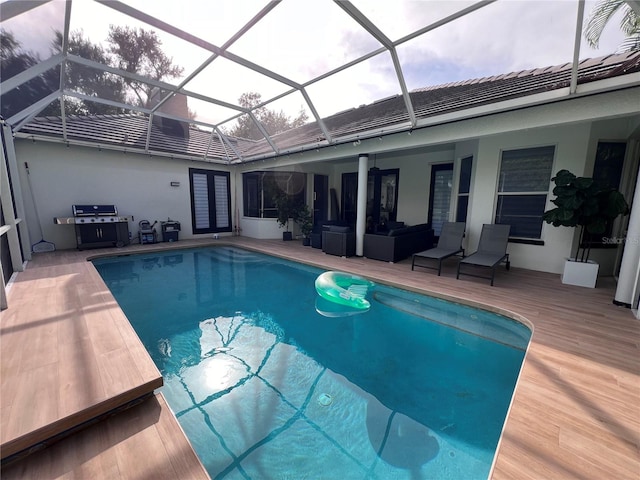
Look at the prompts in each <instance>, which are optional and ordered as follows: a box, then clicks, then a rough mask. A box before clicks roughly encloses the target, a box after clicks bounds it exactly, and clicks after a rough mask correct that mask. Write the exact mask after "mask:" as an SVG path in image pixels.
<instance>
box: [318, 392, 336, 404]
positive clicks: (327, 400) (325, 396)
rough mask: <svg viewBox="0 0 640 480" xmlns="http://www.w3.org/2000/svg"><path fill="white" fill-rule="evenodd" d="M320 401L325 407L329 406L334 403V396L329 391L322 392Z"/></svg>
mask: <svg viewBox="0 0 640 480" xmlns="http://www.w3.org/2000/svg"><path fill="white" fill-rule="evenodd" d="M318 403H319V404H320V405H322V406H323V407H328V406H329V405H331V404H332V403H333V398H332V397H331V395H329V394H328V393H321V394H320V396H318Z"/></svg>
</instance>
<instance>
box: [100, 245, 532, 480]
mask: <svg viewBox="0 0 640 480" xmlns="http://www.w3.org/2000/svg"><path fill="white" fill-rule="evenodd" d="M94 264H95V266H96V268H97V269H98V271H99V272H100V274H101V275H102V277H103V278H104V280H105V282H106V284H107V285H108V286H109V288H110V289H111V291H112V292H113V294H114V296H115V298H116V300H117V301H118V303H119V305H120V306H121V308H122V309H123V310H124V312H125V313H126V315H127V317H128V318H129V320H130V321H131V323H132V325H133V327H134V328H135V330H136V332H137V333H138V335H139V336H140V338H141V340H142V342H143V343H144V345H145V346H146V348H147V350H148V351H149V353H150V355H151V356H152V358H153V360H154V361H155V362H156V364H157V366H158V368H159V369H160V370H161V372H162V375H163V377H164V382H165V386H164V387H163V388H162V391H163V394H164V395H165V397H166V398H167V401H168V403H169V405H170V406H171V408H172V410H173V411H174V413H175V414H176V416H177V418H178V420H179V421H180V423H181V425H182V427H183V429H184V430H185V433H186V434H187V436H188V438H189V439H190V441H191V443H192V445H193V447H194V449H195V450H196V452H197V453H198V455H199V457H200V458H201V460H202V462H203V464H204V465H205V467H206V468H207V470H208V472H209V474H210V475H211V477H212V478H224V479H254V480H257V479H269V478H278V479H289V478H291V479H412V480H413V479H421V478H425V479H426V478H438V479H460V478H464V479H472V478H486V477H487V476H488V474H489V471H490V468H491V463H492V460H493V457H494V454H495V449H496V446H497V443H498V440H499V437H500V432H501V430H502V426H503V423H504V419H505V416H506V413H507V410H508V407H509V403H510V401H511V397H512V393H513V388H514V386H515V382H516V379H517V376H518V373H519V370H520V367H521V364H522V361H523V358H524V353H525V349H526V346H527V343H528V340H529V336H530V332H529V330H528V329H527V328H526V327H524V326H523V325H521V324H520V323H518V322H515V321H512V320H510V319H507V318H506V317H501V316H499V315H496V314H493V313H489V312H486V311H483V310H477V309H473V308H470V307H466V306H463V305H459V304H454V303H450V302H446V301H443V300H439V299H435V298H431V297H425V296H421V295H416V294H413V293H410V292H405V291H402V290H399V289H394V288H391V287H387V286H384V285H376V286H375V287H374V288H373V291H372V292H370V294H369V298H370V300H371V303H372V306H371V309H370V310H369V311H368V312H366V313H364V314H361V315H353V316H346V317H331V318H329V317H326V316H323V315H320V314H319V313H318V312H317V310H316V302H317V299H318V295H317V294H316V292H315V289H314V280H315V279H316V277H317V276H318V274H320V273H321V272H322V270H319V269H316V268H313V267H309V266H305V265H302V264H298V263H294V262H289V261H286V260H282V259H278V258H275V257H270V256H267V255H263V254H259V253H254V252H249V251H245V250H241V249H237V248H232V247H211V248H199V249H185V250H172V251H166V252H160V253H158V252H155V253H148V254H138V255H131V256H123V257H114V258H103V259H98V260H95V261H94Z"/></svg>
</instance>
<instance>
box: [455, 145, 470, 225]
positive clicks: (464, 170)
mask: <svg viewBox="0 0 640 480" xmlns="http://www.w3.org/2000/svg"><path fill="white" fill-rule="evenodd" d="M472 166H473V157H465V158H463V159H462V160H461V161H460V182H459V183H458V208H457V210H456V222H466V221H467V211H468V210H469V192H470V191H471V167H472Z"/></svg>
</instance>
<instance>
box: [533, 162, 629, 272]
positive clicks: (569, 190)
mask: <svg viewBox="0 0 640 480" xmlns="http://www.w3.org/2000/svg"><path fill="white" fill-rule="evenodd" d="M551 180H552V181H553V182H555V184H556V186H555V188H554V189H553V194H554V195H555V196H556V198H554V199H553V200H551V203H553V204H554V205H555V206H556V207H555V208H553V209H551V210H548V211H546V212H544V214H543V215H542V219H543V220H544V221H545V222H547V223H550V224H552V225H553V226H554V227H560V226H562V227H580V242H579V243H578V248H577V250H576V255H575V259H576V261H580V262H587V261H588V260H589V254H590V253H591V243H590V242H585V235H586V234H587V233H589V234H596V235H598V234H603V233H605V232H606V231H607V227H608V225H609V224H611V222H613V220H614V219H616V218H617V217H618V216H619V215H627V214H628V213H629V205H627V202H626V201H625V199H624V196H623V195H622V194H621V193H620V192H619V191H618V190H616V189H615V188H612V187H605V186H602V185H600V184H599V183H598V182H597V181H595V180H594V179H593V178H588V177H576V176H575V175H574V174H573V173H571V172H570V171H568V170H560V171H559V172H558V173H557V174H556V176H555V177H553V178H552V179H551ZM580 249H582V254H581V255H580Z"/></svg>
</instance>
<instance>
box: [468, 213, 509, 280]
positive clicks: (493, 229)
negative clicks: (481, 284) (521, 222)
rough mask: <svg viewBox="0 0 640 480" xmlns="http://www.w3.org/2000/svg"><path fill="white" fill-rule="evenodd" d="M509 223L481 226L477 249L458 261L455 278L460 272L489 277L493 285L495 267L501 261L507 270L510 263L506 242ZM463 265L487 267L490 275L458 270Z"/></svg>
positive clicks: (507, 240) (472, 275)
mask: <svg viewBox="0 0 640 480" xmlns="http://www.w3.org/2000/svg"><path fill="white" fill-rule="evenodd" d="M510 230H511V225H495V224H486V223H485V224H484V225H483V226H482V232H481V233H480V243H479V244H478V250H477V251H476V252H475V253H472V254H471V255H469V256H468V257H465V258H463V259H462V260H460V263H458V273H457V274H456V278H460V274H462V275H469V276H471V277H479V278H487V279H491V286H493V279H494V277H495V274H496V267H497V266H498V265H500V264H501V263H502V262H505V263H506V267H507V270H509V268H510V266H511V263H510V262H509V254H508V253H507V243H508V242H509V231H510ZM463 265H471V266H473V267H488V268H490V269H491V276H490V277H485V276H483V275H478V274H477V273H465V272H461V271H460V267H462V266H463Z"/></svg>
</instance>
